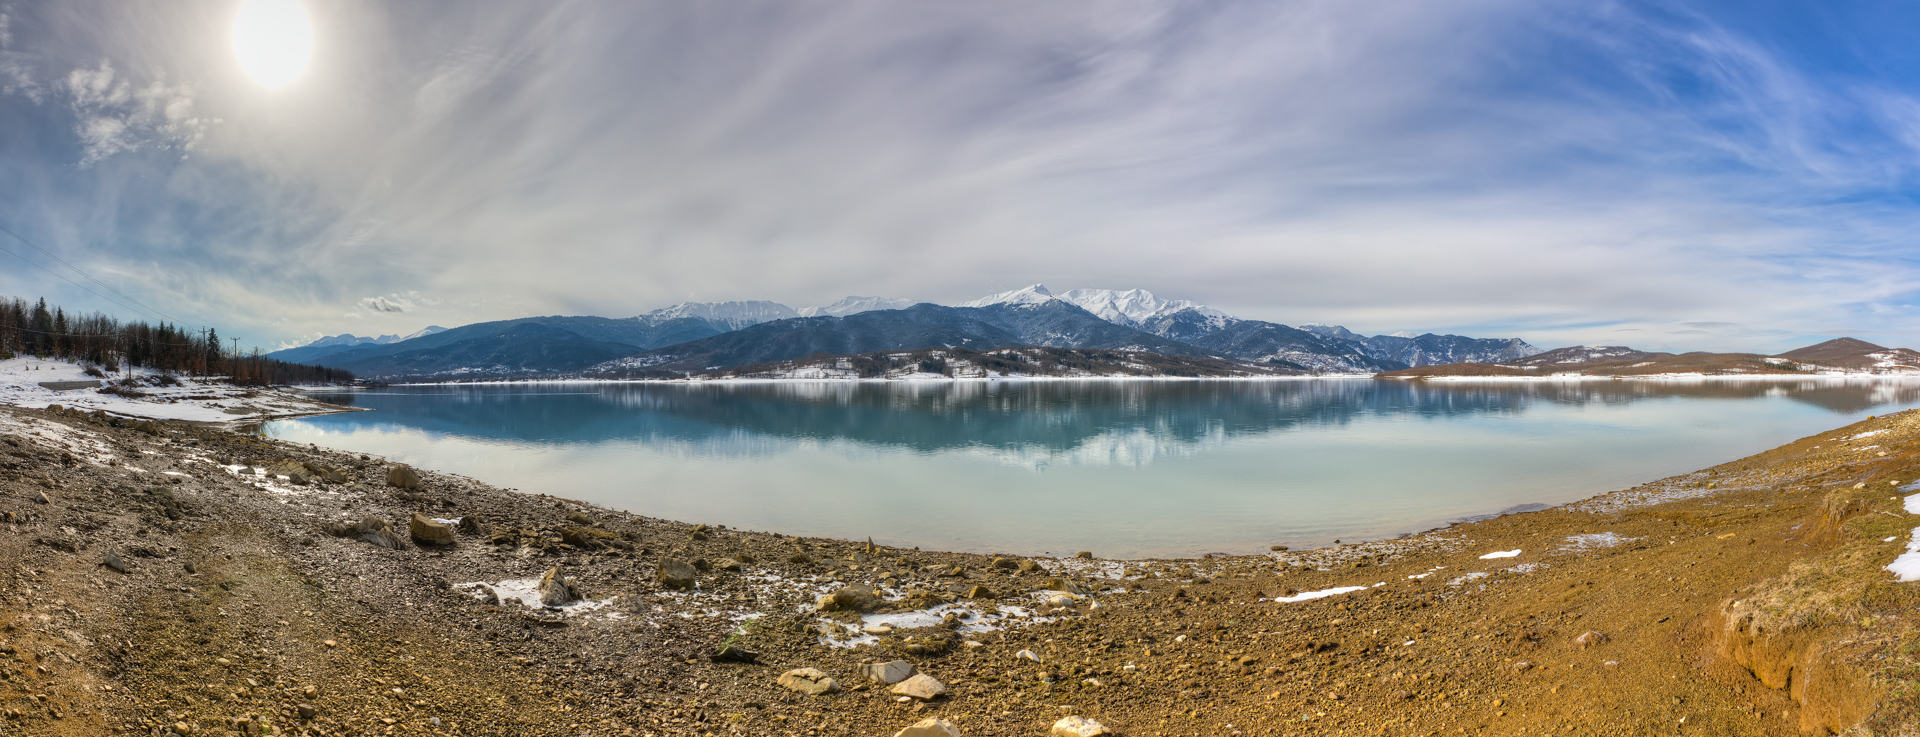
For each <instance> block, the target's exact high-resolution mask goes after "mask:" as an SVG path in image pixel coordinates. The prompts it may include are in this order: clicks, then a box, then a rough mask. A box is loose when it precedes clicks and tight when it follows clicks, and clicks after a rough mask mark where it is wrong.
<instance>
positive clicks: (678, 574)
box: [655, 558, 699, 590]
mask: <svg viewBox="0 0 1920 737" xmlns="http://www.w3.org/2000/svg"><path fill="white" fill-rule="evenodd" d="M698 575H699V572H698V571H696V570H694V568H693V565H692V564H689V563H687V562H686V561H681V560H674V559H672V558H661V559H660V569H659V571H657V572H656V573H655V577H656V578H658V579H659V581H660V585H661V586H665V587H667V588H670V589H681V590H686V589H690V588H693V580H694V577H695V576H698Z"/></svg>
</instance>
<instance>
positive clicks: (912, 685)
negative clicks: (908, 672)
mask: <svg viewBox="0 0 1920 737" xmlns="http://www.w3.org/2000/svg"><path fill="white" fill-rule="evenodd" d="M887 692H888V693H891V694H893V695H895V696H909V697H912V698H915V699H918V700H920V701H932V700H934V699H937V698H940V697H941V696H945V695H946V693H947V684H944V683H941V682H940V681H939V680H937V679H935V678H934V677H933V676H930V675H927V674H925V673H920V674H916V675H915V676H914V677H912V678H909V679H907V680H904V681H901V682H899V683H896V684H893V688H890V689H887Z"/></svg>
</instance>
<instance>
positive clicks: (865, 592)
mask: <svg viewBox="0 0 1920 737" xmlns="http://www.w3.org/2000/svg"><path fill="white" fill-rule="evenodd" d="M885 604H886V602H885V601H884V600H882V599H881V598H880V596H879V595H878V594H875V593H873V589H872V588H869V587H866V586H848V587H846V588H844V589H841V590H839V591H835V592H833V593H831V594H828V595H826V596H822V597H820V598H819V600H817V601H815V602H814V603H813V609H814V611H819V612H861V613H866V612H871V611H873V610H875V609H879V608H880V607H881V606H884V605H885Z"/></svg>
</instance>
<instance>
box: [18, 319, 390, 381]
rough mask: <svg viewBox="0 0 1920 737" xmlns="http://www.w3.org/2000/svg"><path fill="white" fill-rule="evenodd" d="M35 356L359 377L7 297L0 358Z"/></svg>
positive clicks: (207, 335)
mask: <svg viewBox="0 0 1920 737" xmlns="http://www.w3.org/2000/svg"><path fill="white" fill-rule="evenodd" d="M15 355H30V356H40V357H46V358H63V359H68V360H72V361H81V362H85V363H90V364H94V365H97V366H100V367H101V368H103V369H105V370H107V371H119V370H120V369H121V367H122V365H125V366H129V367H140V368H147V369H153V370H155V371H163V372H167V373H184V374H197V375H202V376H225V377H228V378H229V379H230V380H232V381H233V383H236V384H242V385H250V386H265V385H269V384H337V383H345V382H349V381H353V374H351V373H349V372H346V371H341V370H339V369H331V368H326V367H323V366H308V365H305V364H298V363H287V362H285V361H276V360H274V359H271V358H266V357H263V356H261V355H260V351H259V349H257V348H256V349H254V351H253V352H252V353H251V354H245V355H243V354H240V353H237V352H234V351H227V350H222V349H221V347H220V334H219V333H218V332H217V331H215V330H213V329H212V328H208V329H206V330H204V331H202V330H197V329H188V328H184V327H181V326H179V325H169V324H167V323H165V322H161V323H158V324H155V323H148V322H122V321H120V320H116V319H114V318H112V317H109V316H107V315H103V314H100V313H97V312H96V313H92V314H80V313H69V312H67V311H66V310H64V309H61V308H60V307H59V306H53V307H49V306H47V300H46V298H44V297H42V298H40V300H39V301H37V302H33V303H29V302H27V301H26V300H24V299H19V298H8V297H0V358H11V357H13V356H15Z"/></svg>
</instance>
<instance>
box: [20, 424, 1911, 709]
mask: <svg viewBox="0 0 1920 737" xmlns="http://www.w3.org/2000/svg"><path fill="white" fill-rule="evenodd" d="M1916 449H1920V416H1916V415H1913V414H1900V415H1893V416H1888V417H1882V418H1876V419H1872V420H1869V421H1867V422H1864V423H1860V424H1858V425H1855V426H1852V427H1848V428H1844V429H1841V430H1836V431H1832V432H1827V433H1822V434H1820V435H1818V436H1815V437H1810V438H1807V439H1804V440H1801V441H1798V442H1796V443H1792V444H1789V445H1786V446H1783V447H1781V448H1778V449H1775V450H1772V451H1768V452H1766V453H1762V454H1759V455H1756V456H1753V457H1750V458H1746V459H1742V460H1739V461H1734V462H1731V463H1727V464H1725V465H1722V466H1718V467H1715V468H1711V469H1706V470H1702V471H1699V472H1695V473H1690V474H1685V475H1681V476H1676V477H1673V478H1668V479H1663V480H1660V481H1656V482H1652V483H1648V484H1645V485H1642V486H1639V487H1635V488H1633V489H1626V490H1622V491H1619V492H1615V493H1612V494H1608V495H1604V496H1601V497H1596V498H1594V499H1591V500H1588V501H1585V502H1581V503H1578V504H1574V505H1569V506H1566V507H1561V508H1556V509H1550V510H1545V511H1539V512H1531V513H1526V514H1516V515H1509V516H1505V517H1500V518H1496V519H1491V520H1486V521H1481V522H1474V523H1470V524H1463V525H1458V526H1455V527H1452V528H1448V529H1445V530H1440V531H1436V532H1433V533H1429V534H1424V535H1418V536H1413V537H1409V538H1405V539H1400V540H1392V541H1378V542H1368V543H1360V544H1351V545H1342V546H1336V547H1333V548H1327V549H1321V550H1310V551H1284V550H1276V551H1274V552H1273V553H1271V554H1269V555H1258V556H1236V557H1212V558H1204V559H1192V560H1151V561H1123V560H1107V559H1103V558H1100V557H1099V556H1098V553H1099V551H1097V550H1096V551H1088V552H1087V553H1083V554H1081V555H1079V556H1073V557H1067V558H1058V559H1055V558H1044V559H1033V558H1021V557H1015V556H991V555H970V554H956V553H937V552H927V551H919V550H912V549H899V548H889V547H880V546H875V545H872V544H871V543H867V542H860V541H838V540H824V539H812V538H796V537H789V536H783V535H779V534H772V533H761V532H746V531H739V530H732V529H726V528H723V527H713V526H707V525H700V524H688V523H681V522H671V521H665V520H657V519H650V518H645V517H639V516H635V515H630V514H625V513H621V512H617V511H613V510H608V509H603V508H597V507H592V506H589V505H585V504H580V503H576V502H572V501H568V500H565V499H559V498H555V497H551V496H544V495H541V494H538V493H527V492H517V491H507V490H503V489H497V488H494V487H491V486H488V485H486V484H484V483H481V482H479V481H476V480H473V479H467V478H462V477H459V476H454V475H449V474H442V473H435V472H432V471H428V470H424V469H418V470H416V469H409V468H405V467H402V466H396V465H394V464H390V463H387V462H386V461H384V460H383V459H379V458H369V457H366V456H358V455H350V454H343V453H336V452H330V451H325V450H321V449H317V448H313V447H301V446H296V445H292V444H288V443H283V442H277V441H272V440H267V439H263V438H260V437H257V436H253V435H249V434H246V433H244V432H240V431H236V430H233V429H229V428H222V427H215V426H206V425H193V424H186V423H174V422H147V421H138V420H128V419H121V418H115V417H109V416H105V415H101V414H88V413H81V412H75V411H72V410H58V409H17V408H13V409H8V408H0V531H4V534H0V735H100V734H135V735H168V734H173V735H210V734H211V735H220V734H294V735H389V734H392V735H879V736H881V737H885V736H886V735H895V734H899V735H908V736H912V735H969V736H981V735H1007V736H1016V735H1072V736H1080V737H1085V736H1087V735H1098V734H1119V735H1130V736H1140V737H1144V736H1147V735H1161V736H1165V737H1184V736H1186V735H1291V734H1299V735H1454V734H1514V735H1519V734H1568V735H1616V734H1617V735H1645V734H1702V735H1780V734H1796V733H1812V734H1821V733H1828V732H1847V733H1858V734H1908V733H1912V730H1914V729H1915V728H1916V727H1920V721H1916V713H1920V711H1916V709H1920V687H1916V685H1915V684H1916V683H1920V680H1916V677H1917V676H1920V655H1917V653H1920V630H1916V627H1915V623H1914V621H1913V619H1914V617H1915V612H1916V611H1917V605H1920V583H1912V582H1901V581H1898V580H1896V576H1895V574H1894V573H1892V572H1889V571H1888V570H1887V566H1888V565H1889V564H1890V563H1892V562H1893V561H1894V560H1895V559H1896V557H1898V556H1900V555H1901V554H1902V553H1903V551H1905V549H1906V547H1907V545H1908V543H1909V539H1910V537H1911V536H1912V535H1913V534H1914V530H1915V528H1916V526H1920V515H1915V514H1913V513H1911V512H1910V511H1909V508H1908V504H1907V500H1906V496H1907V494H1908V493H1911V492H1909V491H1907V489H1906V487H1907V484H1908V483H1909V482H1912V481H1914V480H1916V479H1920V462H1916V460H1915V458H1914V451H1915V450H1916ZM533 491H537V490H533Z"/></svg>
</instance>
